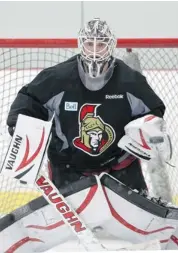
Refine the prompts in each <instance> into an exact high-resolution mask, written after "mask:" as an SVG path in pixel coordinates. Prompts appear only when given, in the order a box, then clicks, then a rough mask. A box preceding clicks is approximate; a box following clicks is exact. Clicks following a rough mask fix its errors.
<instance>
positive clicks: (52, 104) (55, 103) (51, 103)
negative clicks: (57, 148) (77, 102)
mask: <svg viewBox="0 0 178 253" xmlns="http://www.w3.org/2000/svg"><path fill="white" fill-rule="evenodd" d="M64 93H65V92H64V91H62V92H60V93H59V94H57V95H56V96H54V97H52V98H50V99H49V100H48V101H47V102H46V103H45V104H44V107H45V108H46V109H47V110H48V114H49V118H51V117H52V115H53V113H54V112H55V118H54V120H55V126H56V128H55V129H56V134H57V136H58V138H59V139H60V140H62V141H63V146H62V149H61V150H63V149H66V148H68V147H69V144H68V141H67V138H66V136H65V135H64V134H63V132H62V130H61V123H60V109H59V108H60V104H61V101H62V98H63V96H64Z"/></svg>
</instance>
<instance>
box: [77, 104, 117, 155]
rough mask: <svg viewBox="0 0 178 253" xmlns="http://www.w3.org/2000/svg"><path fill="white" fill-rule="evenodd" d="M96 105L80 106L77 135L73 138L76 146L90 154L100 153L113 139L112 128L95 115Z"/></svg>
mask: <svg viewBox="0 0 178 253" xmlns="http://www.w3.org/2000/svg"><path fill="white" fill-rule="evenodd" d="M98 106H100V104H84V105H83V106H82V107H81V108H80V111H79V136H78V137H76V138H74V139H73V144H74V146H75V147H76V148H78V149H80V150H82V151H83V152H85V153H87V154H88V155H91V156H98V155H100V154H101V153H103V152H104V151H105V150H106V149H107V148H108V147H109V146H110V145H111V144H112V143H113V142H114V140H115V132H114V129H113V128H112V127H111V126H110V125H109V124H107V123H105V122H104V121H103V120H102V119H101V118H100V116H99V115H97V108H98Z"/></svg>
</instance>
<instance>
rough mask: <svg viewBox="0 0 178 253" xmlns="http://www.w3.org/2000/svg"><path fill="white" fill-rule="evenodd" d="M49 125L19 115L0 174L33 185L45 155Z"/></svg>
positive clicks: (48, 123)
mask: <svg viewBox="0 0 178 253" xmlns="http://www.w3.org/2000/svg"><path fill="white" fill-rule="evenodd" d="M51 124H52V123H51V122H47V121H43V120H39V119H36V118H32V117H29V116H25V115H19V117H18V120H17V124H16V128H15V132H14V135H13V138H12V141H11V144H10V147H9V150H8V152H7V155H6V158H5V161H4V163H3V167H2V169H1V173H3V174H5V175H7V176H9V177H13V178H16V179H20V180H22V181H24V182H27V183H31V184H33V183H34V182H35V180H36V177H37V174H38V171H39V168H40V166H41V161H42V157H43V156H44V154H45V149H46V144H47V142H48V140H49V135H50V130H51ZM24 125H25V127H24Z"/></svg>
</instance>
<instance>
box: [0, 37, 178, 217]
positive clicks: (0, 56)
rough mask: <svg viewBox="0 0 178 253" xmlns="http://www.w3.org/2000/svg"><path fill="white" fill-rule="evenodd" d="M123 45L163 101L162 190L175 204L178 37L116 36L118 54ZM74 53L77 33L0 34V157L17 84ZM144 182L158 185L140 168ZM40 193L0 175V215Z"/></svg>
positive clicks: (177, 187) (122, 52) (177, 198)
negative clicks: (165, 156) (168, 142)
mask: <svg viewBox="0 0 178 253" xmlns="http://www.w3.org/2000/svg"><path fill="white" fill-rule="evenodd" d="M126 48H131V49H132V51H133V52H136V53H137V54H138V57H139V60H140V65H141V69H142V73H143V74H144V75H145V76H146V78H147V80H148V83H149V84H150V86H151V87H152V88H153V89H154V91H155V92H156V93H157V94H158V95H159V96H160V97H161V99H162V100H163V101H164V103H165V105H166V107H167V109H166V113H165V120H166V122H167V128H168V132H169V133H170V136H171V139H172V143H173V159H172V162H171V163H172V164H173V165H175V167H171V166H169V165H167V167H166V175H167V180H168V184H169V185H168V187H167V191H168V193H169V194H170V196H171V198H172V201H174V203H177V204H178V182H177V178H178V162H177V159H176V158H177V155H178V132H177V129H178V108H177V107H178V39H174V38H170V39H169V38H161V39H152V38H148V39H139V38H138V39H118V40H117V50H116V56H117V57H118V58H120V59H123V57H124V55H125V53H126ZM76 53H78V49H77V39H76V38H72V39H6V38H4V39H0V163H1V164H2V161H3V159H4V156H5V153H6V150H7V147H8V145H9V140H10V137H9V134H8V131H7V126H6V118H7V114H8V111H9V108H10V105H11V103H12V102H13V100H14V98H15V96H16V94H17V92H18V90H19V89H20V88H21V87H22V86H23V85H25V84H27V83H29V82H30V81H31V80H32V79H33V78H34V77H35V76H36V75H37V73H39V72H40V71H41V70H42V69H44V68H47V67H50V66H53V65H55V64H57V63H59V62H63V61H65V60H67V59H68V58H70V57H71V56H73V55H75V54H76ZM143 171H144V175H145V177H146V181H147V184H148V188H149V189H150V190H153V189H154V188H155V187H157V186H158V185H156V184H154V182H153V181H154V180H152V179H151V177H150V173H149V170H148V168H143ZM39 195H40V193H39V192H37V191H36V190H34V189H33V188H29V187H28V186H26V185H24V186H23V185H20V184H19V183H18V182H16V181H14V180H12V179H8V178H5V177H4V176H2V175H0V203H1V205H0V217H1V216H2V215H5V214H7V213H9V212H11V211H12V210H14V209H16V208H17V207H19V206H22V205H24V204H26V203H27V202H29V201H30V200H32V199H34V198H36V197H37V196H39Z"/></svg>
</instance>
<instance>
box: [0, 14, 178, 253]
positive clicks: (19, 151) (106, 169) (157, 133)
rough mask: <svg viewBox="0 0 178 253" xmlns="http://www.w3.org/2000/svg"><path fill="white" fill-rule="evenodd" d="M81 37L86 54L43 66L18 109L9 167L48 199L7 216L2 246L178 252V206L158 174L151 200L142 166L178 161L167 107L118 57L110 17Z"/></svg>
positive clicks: (12, 115)
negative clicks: (46, 164) (46, 169)
mask: <svg viewBox="0 0 178 253" xmlns="http://www.w3.org/2000/svg"><path fill="white" fill-rule="evenodd" d="M78 41H79V49H80V54H78V55H76V56H74V57H72V58H70V59H69V60H67V61H66V62H63V63H60V64H58V65H56V66H53V67H50V68H48V69H44V70H43V71H41V72H40V73H39V74H38V75H37V77H36V78H35V79H34V80H32V82H31V83H29V84H26V85H25V86H24V87H22V89H21V90H20V91H19V93H18V94H17V96H16V98H15V100H14V102H13V104H12V105H11V108H10V111H9V115H8V118H7V125H8V128H9V133H10V134H11V136H12V141H11V144H10V147H9V150H8V153H7V156H6V158H5V161H4V164H3V167H2V170H1V173H2V174H5V175H6V176H7V177H13V178H14V180H19V181H20V182H22V183H23V184H24V183H27V184H29V185H35V187H36V188H37V189H38V190H39V191H40V192H41V193H42V197H39V198H37V199H35V200H33V201H32V202H30V203H28V204H27V205H25V206H23V207H21V208H19V209H17V210H15V211H13V212H12V213H10V214H8V215H7V216H5V217H3V218H2V219H1V220H0V231H1V232H0V252H17V253H21V252H44V251H47V250H49V249H51V248H54V247H56V246H57V245H59V248H58V250H57V251H58V252H59V251H63V250H64V248H65V249H66V247H68V248H70V247H72V249H74V247H77V248H80V249H81V250H86V251H107V250H118V249H121V248H125V249H146V248H149V247H150V249H176V250H177V249H178V239H177V232H176V229H177V226H178V209H177V208H176V207H174V206H172V205H170V204H168V203H167V201H165V200H167V199H166V198H165V196H164V194H160V193H162V192H163V193H164V182H161V180H160V179H159V180H158V184H160V191H159V193H158V196H156V197H153V196H150V194H149V189H148V187H147V185H146V182H145V179H144V176H143V174H142V169H141V165H140V160H144V161H148V162H151V163H152V164H153V165H154V168H155V171H156V170H157V169H159V168H164V167H165V165H166V163H168V162H169V161H170V159H171V154H172V148H171V141H170V138H169V135H168V134H167V129H166V125H165V121H164V119H163V116H164V111H165V106H164V103H163V102H162V100H161V99H160V98H159V97H158V96H157V95H156V94H155V93H154V91H153V90H152V89H151V88H150V86H149V85H148V83H147V81H146V78H145V77H144V76H143V75H142V74H141V73H139V72H138V71H136V70H133V69H131V68H130V67H129V66H127V65H126V64H124V62H123V61H121V60H119V59H117V58H115V57H114V49H115V47H116V39H115V36H114V34H113V33H112V31H111V30H110V28H109V26H108V25H107V23H106V22H105V21H102V20H100V19H94V20H91V21H89V22H88V23H87V24H86V25H85V26H84V28H83V29H81V31H80V32H79V38H78ZM46 152H47V158H48V160H49V168H50V173H49V175H48V176H47V175H46V173H44V172H43V167H44V164H43V161H44V159H45V157H46V156H45V154H46ZM162 195H163V196H162ZM159 197H163V200H162V198H161V199H160V198H159ZM119 242H122V243H119Z"/></svg>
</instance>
